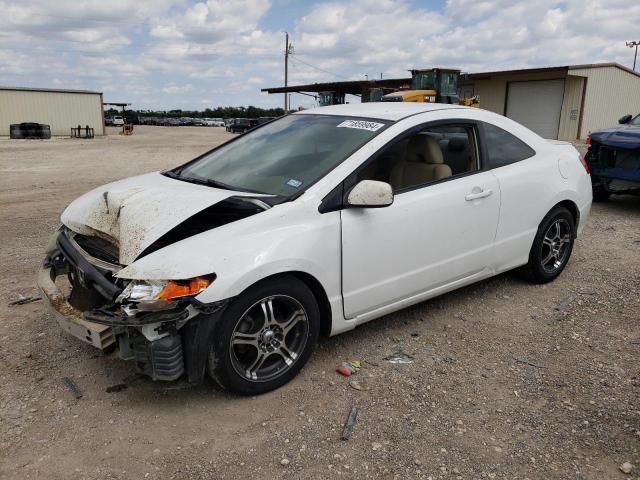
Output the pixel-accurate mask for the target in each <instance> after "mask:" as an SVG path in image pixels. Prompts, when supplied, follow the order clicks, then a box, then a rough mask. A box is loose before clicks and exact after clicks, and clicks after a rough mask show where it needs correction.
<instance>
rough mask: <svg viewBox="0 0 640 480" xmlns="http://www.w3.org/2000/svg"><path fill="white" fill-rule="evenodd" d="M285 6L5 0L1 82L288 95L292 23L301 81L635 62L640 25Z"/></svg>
mask: <svg viewBox="0 0 640 480" xmlns="http://www.w3.org/2000/svg"><path fill="white" fill-rule="evenodd" d="M285 8H287V5H286V2H285V4H283V2H273V4H272V2H270V1H268V0H208V1H206V0H201V1H198V0H137V1H136V2H131V1H129V0H109V1H108V2H105V1H102V0H84V1H81V2H78V1H77V0H57V1H56V2H51V1H50V0H23V1H22V2H19V3H18V2H15V1H13V0H11V1H7V0H0V10H1V11H2V12H3V15H2V16H1V17H0V43H1V44H0V64H1V65H2V68H0V84H14V85H37V86H48V85H54V84H55V85H56V86H58V87H61V88H64V87H69V88H79V87H82V88H90V89H102V90H104V92H105V95H108V96H114V97H115V96H117V97H118V98H119V99H120V98H124V97H126V98H124V100H127V101H131V102H132V103H133V104H134V106H139V107H142V108H145V107H161V108H189V107H199V106H201V105H202V102H203V99H207V100H206V102H207V103H206V104H207V105H213V104H216V103H220V104H224V105H228V104H236V105H247V104H250V103H252V104H262V105H280V104H281V102H282V97H281V96H280V95H277V96H275V95H274V96H268V95H266V94H261V93H260V92H259V89H260V88H261V87H265V86H278V85H281V84H282V80H283V47H284V45H283V43H284V38H283V37H284V35H283V33H282V30H283V29H287V30H288V31H289V32H290V33H291V38H290V40H291V42H292V43H293V44H294V46H295V54H294V56H293V57H292V58H291V62H290V64H289V81H290V84H293V83H313V82H321V81H330V80H331V81H334V80H340V79H363V78H364V76H365V75H369V77H370V78H374V77H375V78H378V77H379V75H380V73H381V72H382V73H383V74H384V76H385V77H386V78H390V77H403V76H407V75H408V73H407V71H406V70H407V69H409V68H412V67H419V66H455V67H458V68H461V69H463V70H465V71H483V70H484V71H486V70H495V69H503V68H520V67H534V66H552V65H566V64H572V63H593V62H600V61H607V62H610V61H614V62H619V63H623V64H625V65H627V66H630V64H631V61H632V51H631V50H630V49H628V48H627V47H626V46H625V45H624V42H625V41H627V40H636V39H638V38H637V35H638V25H640V3H638V2H629V1H628V0H564V1H560V0H526V1H525V0H523V1H518V2H513V1H512V0H448V1H447V3H446V6H445V7H444V8H440V9H437V8H436V7H428V6H424V5H423V4H421V2H418V1H417V0H416V1H415V2H412V1H410V0H397V1H392V0H352V1H349V2H345V1H342V0H325V1H320V2H319V3H316V4H313V5H311V6H309V7H308V9H307V10H306V11H304V13H303V14H302V15H300V16H299V18H297V19H296V20H295V21H293V24H292V23H291V21H290V20H286V21H285V20H283V24H282V25H278V24H277V19H278V16H279V15H280V14H281V13H284V10H282V11H281V10H279V9H285ZM282 16H283V18H285V17H286V16H285V15H282ZM267 17H269V21H265V18H267ZM274 19H275V20H274ZM308 64H311V66H310V65H308ZM314 67H315V68H314ZM294 101H295V100H294ZM307 101H311V100H307Z"/></svg>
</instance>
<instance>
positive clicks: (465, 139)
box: [358, 125, 479, 191]
mask: <svg viewBox="0 0 640 480" xmlns="http://www.w3.org/2000/svg"><path fill="white" fill-rule="evenodd" d="M478 169H479V166H478V156H477V149H476V135H475V129H474V128H473V127H471V126H468V125H438V126H434V127H427V128H424V129H422V130H420V131H418V132H416V133H414V134H412V135H411V136H409V137H405V138H403V139H401V140H398V141H396V142H394V143H392V144H391V145H389V146H388V147H387V148H386V149H385V150H384V151H383V152H382V153H381V154H380V155H379V156H378V157H377V158H376V159H375V160H374V161H373V162H371V163H369V164H368V165H366V166H365V167H364V168H363V169H362V170H360V172H359V173H358V181H360V180H378V181H381V182H387V183H390V184H391V186H392V187H393V190H394V191H399V190H403V189H406V188H410V187H415V186H418V185H424V184H428V183H432V182H435V181H438V180H442V179H445V178H448V177H453V176H456V175H461V174H465V173H468V172H472V171H475V170H478Z"/></svg>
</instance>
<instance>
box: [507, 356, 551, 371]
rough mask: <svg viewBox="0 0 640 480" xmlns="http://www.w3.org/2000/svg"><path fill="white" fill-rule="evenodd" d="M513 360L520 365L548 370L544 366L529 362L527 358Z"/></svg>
mask: <svg viewBox="0 0 640 480" xmlns="http://www.w3.org/2000/svg"><path fill="white" fill-rule="evenodd" d="M513 359H514V360H515V361H516V362H518V363H524V364H525V365H529V366H531V367H535V368H546V367H545V366H544V365H540V364H538V363H534V362H531V361H529V360H527V359H526V358H518V357H513Z"/></svg>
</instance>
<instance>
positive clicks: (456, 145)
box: [449, 135, 469, 152]
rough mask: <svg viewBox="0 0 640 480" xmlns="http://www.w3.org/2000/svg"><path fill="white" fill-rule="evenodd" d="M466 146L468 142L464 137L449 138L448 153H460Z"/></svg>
mask: <svg viewBox="0 0 640 480" xmlns="http://www.w3.org/2000/svg"><path fill="white" fill-rule="evenodd" d="M468 145H469V140H467V136H466V135H460V136H459V137H450V138H449V151H451V152H460V151H462V150H466V149H467V146H468Z"/></svg>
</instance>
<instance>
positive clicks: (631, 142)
mask: <svg viewBox="0 0 640 480" xmlns="http://www.w3.org/2000/svg"><path fill="white" fill-rule="evenodd" d="M589 138H591V140H592V141H594V142H596V143H599V144H600V145H605V146H607V147H615V148H627V149H635V148H640V126H636V125H622V126H620V127H613V128H605V129H603V130H597V131H595V132H592V133H590V134H589Z"/></svg>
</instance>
